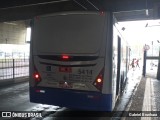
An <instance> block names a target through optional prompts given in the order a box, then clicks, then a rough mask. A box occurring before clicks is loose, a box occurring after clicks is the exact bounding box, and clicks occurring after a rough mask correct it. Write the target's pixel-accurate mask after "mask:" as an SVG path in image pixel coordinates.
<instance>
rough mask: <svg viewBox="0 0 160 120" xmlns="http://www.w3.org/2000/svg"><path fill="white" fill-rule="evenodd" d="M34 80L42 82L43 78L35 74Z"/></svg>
mask: <svg viewBox="0 0 160 120" xmlns="http://www.w3.org/2000/svg"><path fill="white" fill-rule="evenodd" d="M34 79H35V81H36V82H40V81H41V77H40V75H39V74H38V73H35V74H34Z"/></svg>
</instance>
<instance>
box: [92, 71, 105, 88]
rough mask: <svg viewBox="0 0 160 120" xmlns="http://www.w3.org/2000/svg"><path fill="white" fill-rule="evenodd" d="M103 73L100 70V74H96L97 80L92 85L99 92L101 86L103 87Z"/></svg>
mask: <svg viewBox="0 0 160 120" xmlns="http://www.w3.org/2000/svg"><path fill="white" fill-rule="evenodd" d="M103 73H104V70H103V69H102V70H101V72H100V73H99V74H98V76H97V78H96V79H95V81H94V82H93V85H94V86H95V87H96V88H97V89H98V90H100V91H102V86H103Z"/></svg>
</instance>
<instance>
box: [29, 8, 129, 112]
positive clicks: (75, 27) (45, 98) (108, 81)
mask: <svg viewBox="0 0 160 120" xmlns="http://www.w3.org/2000/svg"><path fill="white" fill-rule="evenodd" d="M30 52H31V54H30V84H29V85H30V101H31V102H34V103H42V104H50V105H56V106H62V107H68V108H76V109H77V108H78V109H84V110H93V111H112V110H113V109H114V106H115V103H116V100H117V97H118V95H119V94H120V92H121V88H122V86H123V84H124V82H125V79H126V76H127V71H128V67H127V66H128V62H129V60H128V47H127V43H126V41H124V40H123V38H122V36H121V34H120V32H119V30H118V27H117V23H116V21H115V19H114V16H113V14H112V13H110V12H87V11H83V12H61V13H54V14H49V15H43V16H37V17H35V18H34V19H33V21H32V32H31V47H30Z"/></svg>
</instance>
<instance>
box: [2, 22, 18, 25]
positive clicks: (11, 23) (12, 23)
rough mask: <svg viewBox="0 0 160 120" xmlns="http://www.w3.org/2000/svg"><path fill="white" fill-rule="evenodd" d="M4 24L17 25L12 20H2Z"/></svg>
mask: <svg viewBox="0 0 160 120" xmlns="http://www.w3.org/2000/svg"><path fill="white" fill-rule="evenodd" d="M3 23H4V24H8V25H17V24H16V23H14V22H3Z"/></svg>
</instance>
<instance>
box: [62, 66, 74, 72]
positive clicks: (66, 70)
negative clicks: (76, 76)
mask: <svg viewBox="0 0 160 120" xmlns="http://www.w3.org/2000/svg"><path fill="white" fill-rule="evenodd" d="M59 72H67V73H71V72H72V68H71V67H59Z"/></svg>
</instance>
